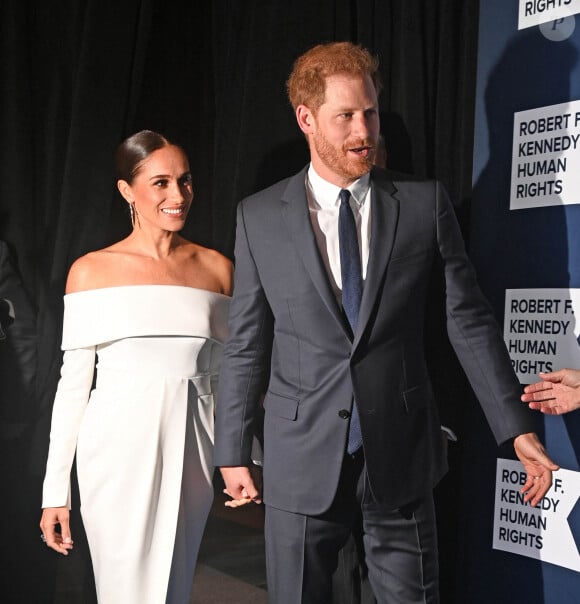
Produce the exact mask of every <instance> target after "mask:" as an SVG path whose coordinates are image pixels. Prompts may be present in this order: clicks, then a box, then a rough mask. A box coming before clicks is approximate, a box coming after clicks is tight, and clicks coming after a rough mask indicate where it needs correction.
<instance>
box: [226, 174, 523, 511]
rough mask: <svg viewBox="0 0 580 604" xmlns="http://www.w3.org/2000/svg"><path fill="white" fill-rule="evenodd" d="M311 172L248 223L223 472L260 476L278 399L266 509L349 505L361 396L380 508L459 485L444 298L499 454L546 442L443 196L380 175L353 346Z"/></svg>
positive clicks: (242, 233) (258, 202) (239, 247)
mask: <svg viewBox="0 0 580 604" xmlns="http://www.w3.org/2000/svg"><path fill="white" fill-rule="evenodd" d="M305 170H306V169H305ZM305 170H303V171H301V172H300V173H298V174H297V175H295V176H293V177H291V178H289V179H286V180H284V181H281V182H279V183H278V184H276V185H274V186H272V187H270V188H268V189H266V190H264V191H262V192H260V193H257V194H255V195H253V196H251V197H249V198H247V199H245V200H244V201H242V202H241V203H240V205H239V207H238V217H237V235H236V248H235V260H236V271H235V284H234V296H233V300H232V305H231V311H230V312H231V315H230V335H229V340H228V342H227V343H226V347H225V351H224V358H223V360H222V368H221V373H220V387H219V393H218V403H217V409H216V442H215V451H214V462H215V465H217V466H238V465H248V464H249V458H250V448H251V442H252V433H253V429H254V428H253V424H254V422H255V421H256V418H257V417H258V410H259V400H260V395H261V394H262V393H263V392H266V396H265V399H264V410H265V417H264V492H263V497H264V501H265V502H266V503H267V504H268V505H271V506H274V507H278V508H281V509H285V510H288V511H291V512H297V513H301V514H308V515H317V514H320V513H322V512H324V511H325V510H326V509H328V507H329V506H330V504H331V502H332V500H333V497H334V495H335V492H336V488H337V484H338V479H339V475H340V470H341V465H342V462H343V458H344V453H345V444H346V440H347V434H348V424H349V422H348V416H349V413H348V411H349V410H350V408H351V404H352V400H353V395H354V398H355V400H356V404H357V407H358V410H359V415H360V421H361V428H362V433H363V446H364V455H365V460H366V467H367V472H368V478H369V482H370V487H371V490H372V494H373V495H374V497H375V500H376V501H377V502H379V503H381V504H383V505H384V506H385V507H387V508H397V507H400V506H401V505H403V504H405V503H408V502H410V501H413V500H414V499H416V498H418V497H421V496H423V495H424V494H425V493H427V492H428V491H430V490H431V489H432V488H433V486H434V485H435V484H436V483H437V481H438V480H439V479H440V478H441V477H442V475H443V474H444V473H445V471H446V459H445V455H444V451H443V446H442V438H441V430H440V425H441V422H440V417H439V413H438V409H437V406H436V404H435V400H434V396H433V389H432V386H431V382H430V379H429V374H428V368H427V363H426V352H425V351H426V348H427V347H430V346H431V344H432V343H431V342H429V341H428V338H427V337H426V334H427V333H428V325H426V317H427V316H428V315H429V312H428V311H429V309H430V306H431V305H432V304H433V303H434V302H435V300H434V299H433V296H435V295H437V296H439V297H441V296H444V298H445V300H444V304H445V311H446V320H447V331H448V334H449V339H450V341H451V343H452V345H453V348H454V349H455V352H456V354H457V356H458V358H459V360H460V362H461V364H462V366H463V369H464V371H465V373H466V375H467V377H468V379H469V381H470V383H471V386H472V387H473V389H474V391H475V393H476V395H477V397H478V399H479V401H480V403H481V405H482V407H483V409H484V412H485V414H486V417H487V419H488V422H489V424H490V427H491V429H492V431H493V433H494V435H495V438H496V440H497V441H498V442H503V441H505V440H507V439H509V438H511V437H513V436H515V435H517V434H520V433H524V432H531V431H533V423H532V422H533V419H532V417H531V414H530V412H529V411H528V410H527V408H526V407H525V406H524V405H522V404H521V403H520V402H519V395H520V390H521V388H520V385H519V383H518V381H517V379H516V377H515V375H514V372H513V370H512V368H511V362H510V359H509V356H508V354H507V351H506V348H505V346H504V343H503V338H502V335H501V332H500V330H499V328H498V326H497V323H496V322H495V320H494V318H493V316H492V313H491V311H490V309H489V307H488V304H487V303H486V301H485V300H484V298H483V296H482V294H481V292H480V290H479V288H478V286H477V283H476V279H475V275H474V272H473V269H472V267H471V265H470V263H469V261H468V259H467V256H466V253H465V249H464V245H463V241H462V237H461V233H460V230H459V227H458V225H457V221H456V218H455V213H454V211H453V208H452V206H451V204H450V202H449V200H448V197H447V195H446V193H445V191H444V190H443V188H442V187H441V185H440V184H439V183H437V182H433V181H430V182H427V181H417V180H395V181H393V180H391V179H390V178H389V176H388V174H387V173H385V172H383V171H379V170H373V172H372V175H371V187H372V188H371V240H370V255H369V260H368V266H367V275H366V280H365V284H364V291H363V297H362V301H361V307H360V313H359V319H358V325H357V329H356V332H355V333H354V337H353V336H352V335H351V333H350V329H349V327H348V323H347V321H346V318H345V317H344V315H343V313H342V312H341V309H340V307H339V304H338V303H337V300H336V298H335V295H334V294H333V291H332V288H331V285H330V283H329V279H328V276H327V273H326V271H325V268H324V265H323V262H322V260H321V257H320V253H319V250H318V248H317V244H316V241H315V237H314V233H313V229H312V225H311V222H310V217H309V211H308V205H307V198H306V192H305V174H306V171H305ZM435 344H436V343H435Z"/></svg>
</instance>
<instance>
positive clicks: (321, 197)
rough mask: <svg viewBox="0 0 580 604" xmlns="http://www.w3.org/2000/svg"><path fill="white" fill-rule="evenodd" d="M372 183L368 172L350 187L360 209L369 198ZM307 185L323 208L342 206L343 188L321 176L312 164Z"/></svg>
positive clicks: (307, 177)
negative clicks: (341, 192) (341, 191)
mask: <svg viewBox="0 0 580 604" xmlns="http://www.w3.org/2000/svg"><path fill="white" fill-rule="evenodd" d="M370 181H371V178H370V172H367V173H366V174H363V175H362V176H361V177H360V178H359V179H358V180H355V181H354V182H353V183H352V184H351V185H350V186H349V187H348V190H349V191H350V194H351V196H352V198H353V200H354V202H355V203H356V205H357V206H358V207H359V208H360V207H362V205H363V204H364V202H365V200H366V198H367V193H368V191H369V187H370ZM306 183H307V187H309V188H310V191H311V192H312V195H313V197H314V199H315V201H316V203H317V204H318V205H320V206H321V207H328V206H337V205H340V200H339V197H338V194H339V193H340V190H341V188H340V187H337V186H336V185H333V184H332V183H330V182H328V181H327V180H324V178H322V177H321V176H319V175H318V174H317V172H316V170H315V169H314V168H313V166H312V164H310V167H309V168H308V173H307V175H306Z"/></svg>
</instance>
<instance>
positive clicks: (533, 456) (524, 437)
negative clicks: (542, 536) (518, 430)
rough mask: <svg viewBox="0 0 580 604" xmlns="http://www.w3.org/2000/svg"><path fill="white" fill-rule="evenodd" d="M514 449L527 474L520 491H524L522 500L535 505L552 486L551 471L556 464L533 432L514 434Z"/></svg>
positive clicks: (556, 468)
mask: <svg viewBox="0 0 580 604" xmlns="http://www.w3.org/2000/svg"><path fill="white" fill-rule="evenodd" d="M514 449H515V452H516V455H517V456H518V458H519V460H520V461H521V462H522V464H523V466H524V468H525V470H526V473H527V474H528V479H527V480H526V484H524V486H523V487H522V488H521V489H520V492H521V493H525V496H524V501H526V502H528V501H529V502H530V504H531V505H533V506H535V505H537V504H538V503H539V501H540V499H542V497H543V496H544V495H545V494H546V493H547V492H548V490H549V489H550V487H551V486H552V472H553V471H555V470H558V466H557V465H556V464H555V463H554V462H553V461H552V460H551V459H550V458H549V457H548V456H547V455H546V450H545V449H544V447H543V446H542V443H541V442H540V439H539V438H538V437H537V436H536V434H534V433H533V432H529V433H527V434H520V435H519V436H516V438H515V439H514Z"/></svg>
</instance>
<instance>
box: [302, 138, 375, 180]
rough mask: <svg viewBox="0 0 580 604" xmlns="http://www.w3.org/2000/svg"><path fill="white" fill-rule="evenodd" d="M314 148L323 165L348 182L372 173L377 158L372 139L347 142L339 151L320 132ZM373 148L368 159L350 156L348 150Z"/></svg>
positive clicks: (314, 140)
mask: <svg viewBox="0 0 580 604" xmlns="http://www.w3.org/2000/svg"><path fill="white" fill-rule="evenodd" d="M313 143H314V148H315V149H316V153H317V154H318V156H319V157H320V160H321V161H322V163H323V164H324V165H325V166H326V167H327V168H328V169H330V170H331V171H332V172H334V173H335V174H337V175H339V176H340V177H341V178H344V179H345V180H348V181H353V180H356V179H357V178H360V177H361V176H363V174H366V173H367V172H369V171H370V169H371V168H372V167H373V161H374V158H375V151H376V144H375V143H374V142H373V141H371V140H370V139H368V138H366V139H356V140H350V141H347V142H346V143H345V144H344V145H343V147H342V149H341V150H340V151H339V150H338V149H336V147H334V146H333V145H332V144H331V143H330V142H329V141H328V139H327V138H326V137H325V136H324V134H322V132H320V131H318V132H317V133H316V134H315V135H314V136H313ZM360 147H371V148H370V149H369V153H368V155H367V156H366V157H359V156H352V155H351V156H350V157H349V155H348V149H357V148H360Z"/></svg>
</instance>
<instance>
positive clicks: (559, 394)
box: [522, 369, 580, 415]
mask: <svg viewBox="0 0 580 604" xmlns="http://www.w3.org/2000/svg"><path fill="white" fill-rule="evenodd" d="M539 377H540V379H541V380H542V381H541V382H535V383H534V384H529V385H528V386H526V387H525V388H524V394H522V401H523V402H524V403H528V407H529V408H530V409H534V410H536V411H541V412H542V413H545V414H546V415H562V413H569V412H570V411H575V410H576V409H580V370H579V369H560V370H559V371H553V372H551V373H540V374H539Z"/></svg>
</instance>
